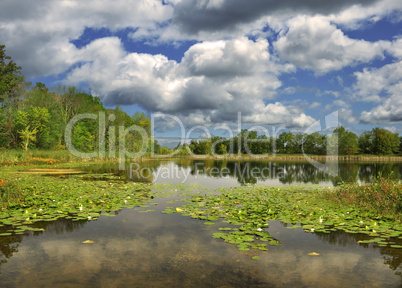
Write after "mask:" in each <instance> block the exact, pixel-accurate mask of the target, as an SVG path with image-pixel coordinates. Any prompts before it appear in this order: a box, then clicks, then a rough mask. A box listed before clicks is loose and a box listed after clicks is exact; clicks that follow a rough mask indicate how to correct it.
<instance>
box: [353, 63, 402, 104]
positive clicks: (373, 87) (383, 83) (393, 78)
mask: <svg viewBox="0 0 402 288" xmlns="http://www.w3.org/2000/svg"><path fill="white" fill-rule="evenodd" d="M354 75H355V77H356V80H357V81H356V83H355V84H354V86H353V89H354V92H355V93H354V95H353V98H354V99H355V100H358V101H373V102H379V101H381V96H384V95H389V94H392V92H391V91H393V90H395V89H394V88H395V85H396V84H398V83H401V81H402V61H399V62H395V63H391V64H388V65H385V66H383V67H381V68H378V69H373V68H372V69H369V68H364V69H363V71H362V72H355V73H354Z"/></svg>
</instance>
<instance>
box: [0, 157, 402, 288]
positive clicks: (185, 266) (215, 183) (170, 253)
mask: <svg viewBox="0 0 402 288" xmlns="http://www.w3.org/2000/svg"><path fill="white" fill-rule="evenodd" d="M202 162H203V161H201V162H195V161H190V162H188V161H187V160H186V162H185V161H181V162H178V163H176V164H172V163H170V162H153V163H152V165H149V166H148V167H151V168H154V172H155V174H154V175H152V174H148V175H139V176H141V177H142V176H144V177H142V179H141V180H142V181H156V182H158V183H168V182H169V183H181V182H182V181H183V179H184V177H180V174H179V175H178V177H171V178H169V177H161V176H162V174H161V173H162V172H163V170H164V169H166V171H168V170H169V169H171V172H173V170H174V169H176V168H180V169H181V168H183V171H186V173H187V174H188V175H189V176H188V177H187V182H186V183H187V184H188V183H198V184H203V185H205V186H209V187H222V186H225V187H229V186H236V185H243V184H247V183H255V184H257V185H278V184H281V185H288V184H296V183H306V184H311V183H318V184H320V185H335V184H336V183H337V182H336V179H335V178H333V179H332V178H331V177H327V176H325V175H320V174H319V173H317V172H313V174H314V175H317V177H316V178H314V177H311V176H310V177H308V175H307V174H306V173H305V172H304V169H309V168H308V167H307V166H303V165H304V164H305V163H304V164H303V163H282V164H281V163H279V164H278V166H277V168H275V169H277V170H278V169H279V168H280V167H284V166H286V167H285V168H286V171H287V174H285V177H283V178H274V177H273V172H270V173H272V174H271V176H272V177H271V176H269V177H268V176H267V175H265V176H264V175H262V176H261V175H260V176H258V175H254V176H255V177H254V179H252V180H249V179H250V178H243V179H241V178H239V177H234V174H232V175H230V173H228V175H226V176H225V177H223V178H221V177H220V175H218V176H217V175H211V174H209V175H208V173H210V172H206V170H205V169H204V168H203V167H210V168H213V167H220V168H222V167H228V166H229V167H231V166H230V165H232V164H229V165H228V164H223V163H219V162H218V163H216V162H213V164H211V163H205V162H204V163H205V164H203V165H204V166H203V165H202V164H200V165H198V168H200V167H201V169H195V167H196V163H202ZM299 164H300V165H299ZM302 164H303V165H302ZM349 164H352V163H349ZM208 165H209V166H208ZM225 165H226V166H225ZM233 165H234V162H233ZM250 165H252V164H250ZM257 165H265V167H266V165H268V163H265V164H259V163H257ZM342 165H343V164H342ZM353 165H354V166H352V167H351V166H350V165H345V166H344V167H343V168H342V169H343V170H342V171H347V172H344V173H343V172H342V173H343V174H342V173H341V175H344V176H341V177H340V178H341V179H342V177H347V178H349V179H345V180H350V179H351V178H350V177H352V178H353V179H355V180H356V181H362V182H365V181H370V179H373V177H375V175H376V174H377V173H378V172H379V171H383V173H385V172H384V171H388V170H387V169H391V170H395V171H400V170H401V165H400V164H366V165H360V164H356V165H355V164H353ZM164 167H167V168H164ZM169 167H170V168H169ZM175 167H176V168H175ZM233 167H234V166H233ZM254 167H256V166H252V168H254ZM86 169H87V171H91V173H94V172H97V173H104V172H113V173H117V174H119V173H120V174H121V175H122V178H124V177H123V176H124V173H128V171H121V172H119V171H117V170H116V168H115V167H114V166H113V165H108V166H99V165H97V166H88V167H86ZM398 169H399V170H398ZM158 171H159V177H156V173H158ZM197 171H198V173H197ZM233 171H234V170H233ZM272 171H273V170H272ZM278 171H279V170H278ZM310 171H311V170H310ZM367 171H371V172H370V173H368V172H367ZM131 172H132V171H131ZM188 172H190V173H188ZM167 173H168V172H166V175H167ZM394 173H395V172H394ZM129 174H131V176H132V173H129ZM218 174H219V173H218ZM171 175H174V174H173V173H172V174H171ZM183 175H186V174H183ZM398 175H400V174H398ZM88 176H90V175H88ZM175 176H177V175H175ZM251 178H253V177H251ZM244 179H247V180H244ZM137 180H138V179H137ZM249 181H251V182H249ZM179 199H180V197H179V196H176V195H172V196H170V197H168V198H161V199H157V198H156V199H154V200H155V201H156V202H158V203H159V204H160V205H157V206H153V207H152V209H154V210H155V211H154V212H150V213H138V211H141V210H146V209H148V208H135V209H123V210H121V211H119V212H118V213H117V214H118V215H117V216H116V217H100V218H99V219H98V220H96V221H80V222H73V221H70V220H66V219H59V220H57V221H55V222H43V223H40V225H41V226H42V227H43V228H45V229H46V232H44V233H39V232H30V233H29V234H26V235H16V236H12V237H0V247H1V254H2V255H1V257H0V261H1V265H0V286H1V287H28V286H29V287H285V286H286V287H322V286H325V287H342V286H343V287H400V286H401V285H402V281H401V276H400V275H398V273H400V272H401V269H400V263H401V261H402V251H401V249H391V248H387V247H385V248H374V247H373V246H368V245H366V247H365V246H364V245H359V244H356V242H357V240H359V239H360V238H359V237H362V236H361V235H360V236H359V235H358V234H347V233H344V232H341V231H338V232H334V233H331V234H317V233H316V234H313V233H306V232H304V231H303V230H302V229H301V228H298V229H287V228H285V227H284V225H283V224H282V223H280V222H278V221H271V222H270V223H269V229H268V231H269V233H270V234H271V235H272V236H274V237H275V238H276V239H277V240H280V242H281V245H280V246H270V247H269V251H268V252H262V251H247V252H241V251H239V250H238V249H237V247H236V245H231V244H228V243H225V242H224V241H223V240H220V239H214V238H212V237H211V235H212V233H213V232H215V231H216V230H217V228H218V227H215V226H206V225H203V221H200V220H195V219H191V218H190V217H184V216H181V215H180V214H162V213H160V212H161V211H163V210H164V209H165V207H167V206H171V205H172V204H169V203H167V202H168V201H170V200H179ZM179 204H180V203H179ZM85 240H92V241H94V243H93V244H83V243H82V242H83V241H85ZM310 252H316V253H319V254H320V255H319V256H310V255H308V254H309V253H310ZM256 255H258V256H260V259H259V260H258V261H255V260H252V259H251V257H252V256H256Z"/></svg>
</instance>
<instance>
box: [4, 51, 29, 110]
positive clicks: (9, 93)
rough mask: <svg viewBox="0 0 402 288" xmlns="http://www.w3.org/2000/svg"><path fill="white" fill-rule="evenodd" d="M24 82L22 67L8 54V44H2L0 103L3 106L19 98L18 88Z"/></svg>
mask: <svg viewBox="0 0 402 288" xmlns="http://www.w3.org/2000/svg"><path fill="white" fill-rule="evenodd" d="M23 82H24V76H23V75H21V67H20V66H17V64H15V62H14V61H13V60H12V59H11V57H10V56H7V55H6V46H5V45H0V105H1V106H2V107H4V106H5V105H6V104H10V103H11V102H13V101H15V100H17V99H19V93H18V89H19V86H20V85H21V84H22V83H23Z"/></svg>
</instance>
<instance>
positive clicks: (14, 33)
mask: <svg viewBox="0 0 402 288" xmlns="http://www.w3.org/2000/svg"><path fill="white" fill-rule="evenodd" d="M33 2H34V3H33ZM0 39H1V44H5V45H6V49H7V51H6V52H7V54H8V55H10V56H12V58H13V60H14V61H15V62H16V63H17V64H18V65H20V66H22V68H23V73H24V75H25V76H26V79H27V80H29V81H32V82H33V83H35V82H37V81H39V82H43V83H45V84H46V85H47V86H48V87H52V86H55V85H58V84H64V85H74V86H79V87H82V88H83V89H85V90H86V91H87V92H90V93H92V95H94V96H98V97H100V99H101V100H102V101H103V103H104V105H105V106H106V107H114V106H115V105H121V106H122V107H123V109H124V110H125V111H127V112H128V113H130V114H132V113H134V112H136V111H141V112H145V113H146V114H147V115H149V116H151V115H156V117H155V119H156V120H157V121H155V131H156V136H159V137H172V136H174V135H178V134H179V129H178V128H179V126H178V124H177V123H176V122H175V121H169V119H170V120H172V117H170V118H169V117H168V118H165V119H163V118H162V117H160V116H158V115H162V114H163V115H171V116H174V117H178V119H180V121H181V122H182V123H183V124H184V127H185V129H186V131H189V130H190V129H191V128H192V127H196V126H203V127H205V128H206V129H209V130H210V131H211V134H213V135H223V134H222V129H221V130H220V132H219V131H217V130H215V131H214V128H217V127H230V128H235V129H236V127H237V126H238V115H239V113H240V114H241V121H242V125H243V126H242V128H249V127H256V126H260V127H264V128H267V129H268V130H269V131H273V129H274V128H275V129H278V128H279V127H282V128H283V129H286V130H291V131H295V132H303V131H305V130H306V129H308V127H310V126H311V125H313V124H314V123H315V122H316V121H323V120H324V119H325V116H326V115H329V114H331V113H333V112H338V115H339V121H340V123H341V124H342V125H343V126H345V127H347V128H348V129H349V130H352V131H354V132H356V133H358V134H359V133H361V132H362V131H364V130H370V129H372V128H373V127H385V128H387V129H389V130H391V131H393V132H397V133H402V125H401V124H402V1H400V0H364V1H363V0H338V1H322V0H320V1H319V0H283V1H274V0H250V1H243V0H164V1H157V0H136V1H122V0H115V1H111V0H110V1H102V2H99V1H94V0H88V1H78V0H60V1H51V0H38V1H23V0H3V1H1V3H0ZM204 130H205V129H204ZM202 132H203V130H202V129H195V130H194V132H193V133H192V134H191V138H194V137H198V135H200V134H202ZM271 133H272V132H271ZM204 134H205V133H204ZM165 142H166V143H167V140H166V141H165Z"/></svg>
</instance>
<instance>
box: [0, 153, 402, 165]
mask: <svg viewBox="0 0 402 288" xmlns="http://www.w3.org/2000/svg"><path fill="white" fill-rule="evenodd" d="M308 158H310V159H312V160H314V161H319V162H331V161H341V162H402V156H399V155H389V156H386V155H340V156H325V155H302V154H295V155H286V154H270V155H263V156H259V155H252V156H251V155H238V154H229V155H214V156H211V155H173V156H168V155H155V156H154V157H151V155H149V154H146V155H144V156H143V157H141V158H137V159H132V160H133V161H159V160H173V159H187V160H226V161H303V162H307V161H308ZM117 160H118V158H103V159H101V158H87V159H82V158H79V157H76V156H74V155H72V154H71V153H70V152H69V151H66V150H58V151H45V150H36V151H19V150H0V165H2V166H4V165H5V166H8V165H41V164H45V165H46V164H50V165H52V164H56V163H68V162H87V161H117ZM126 160H129V159H126Z"/></svg>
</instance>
